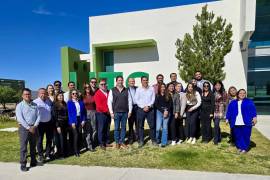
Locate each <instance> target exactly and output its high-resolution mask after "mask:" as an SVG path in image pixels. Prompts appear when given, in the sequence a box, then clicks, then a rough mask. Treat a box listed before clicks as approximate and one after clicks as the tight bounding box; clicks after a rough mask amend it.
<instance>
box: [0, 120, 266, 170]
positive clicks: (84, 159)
mask: <svg viewBox="0 0 270 180" xmlns="http://www.w3.org/2000/svg"><path fill="white" fill-rule="evenodd" d="M13 125H14V123H13ZM15 125H16V124H15ZM3 126H4V127H6V126H5V125H3V124H2V125H1V126H0V127H3ZM13 127H14V126H13ZM221 127H222V132H223V136H224V138H223V140H222V142H221V143H220V145H218V146H215V145H213V144H212V143H209V144H201V143H200V142H199V141H198V143H197V144H195V145H190V144H185V143H184V144H182V145H177V146H174V147H172V146H168V147H166V148H162V149H161V148H159V147H153V146H151V145H149V143H148V144H147V145H146V146H144V147H143V148H142V149H138V148H137V144H136V143H135V144H134V145H132V146H131V147H130V148H129V149H121V150H116V149H114V148H108V149H107V150H106V151H103V150H101V149H97V151H96V152H85V153H83V154H82V155H81V157H80V158H76V157H73V156H72V157H69V158H66V159H63V160H55V161H52V162H50V163H55V164H72V165H81V166H113V167H140V168H158V169H185V170H198V171H213V172H229V173H248V174H265V175H270V141H269V140H268V139H266V138H265V137H264V136H262V135H261V134H260V133H259V132H258V131H257V130H256V129H253V132H252V148H251V150H250V151H249V152H248V153H247V154H244V155H239V154H238V153H237V151H236V149H235V147H232V146H230V145H229V144H228V143H227V141H228V137H225V136H227V135H228V132H229V127H228V126H226V125H225V123H224V122H223V123H222V124H221ZM18 160H19V140H18V134H17V133H9V132H0V161H4V162H10V161H15V162H18Z"/></svg>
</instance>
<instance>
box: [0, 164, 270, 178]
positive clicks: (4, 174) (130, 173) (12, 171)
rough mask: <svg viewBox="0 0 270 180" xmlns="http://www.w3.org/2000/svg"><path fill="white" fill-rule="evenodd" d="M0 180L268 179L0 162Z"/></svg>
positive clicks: (184, 172)
mask: <svg viewBox="0 0 270 180" xmlns="http://www.w3.org/2000/svg"><path fill="white" fill-rule="evenodd" d="M0 179H1V180H21V179H27V180H37V179H38V180H59V179H64V180H89V179H98V180H114V179H115V180H126V179H130V180H144V179H145V180H161V179H172V180H179V179H181V180H186V179H188V180H193V179H194V180H198V179H199V180H217V179H218V180H223V179H224V180H230V179H233V180H234V179H235V180H249V179H250V180H264V179H268V180H270V176H260V175H246V174H228V173H210V172H198V171H184V170H159V169H142V168H111V167H96V166H94V167H80V166H71V165H54V164H46V165H44V166H42V167H35V168H32V169H30V171H28V172H21V171H20V170H19V164H18V163H0Z"/></svg>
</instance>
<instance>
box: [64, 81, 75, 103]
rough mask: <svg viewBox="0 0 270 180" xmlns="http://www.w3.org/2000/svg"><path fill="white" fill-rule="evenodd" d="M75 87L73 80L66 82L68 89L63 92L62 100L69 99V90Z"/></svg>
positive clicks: (66, 100)
mask: <svg viewBox="0 0 270 180" xmlns="http://www.w3.org/2000/svg"><path fill="white" fill-rule="evenodd" d="M74 89H75V83H74V82H73V81H70V82H68V91H67V92H65V93H64V101H65V102H66V103H67V102H68V100H69V99H70V92H71V91H72V90H74Z"/></svg>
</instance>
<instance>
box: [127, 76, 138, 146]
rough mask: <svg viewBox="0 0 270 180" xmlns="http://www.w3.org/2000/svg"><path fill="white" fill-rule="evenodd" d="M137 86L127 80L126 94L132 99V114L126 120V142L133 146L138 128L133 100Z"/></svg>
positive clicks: (132, 80) (132, 79)
mask: <svg viewBox="0 0 270 180" xmlns="http://www.w3.org/2000/svg"><path fill="white" fill-rule="evenodd" d="M136 89H137V86H135V79H134V78H129V79H128V92H129V94H130V96H131V99H132V113H131V116H130V117H129V118H128V131H129V132H128V142H129V144H133V142H134V141H136V140H137V139H138V135H139V132H138V131H139V128H138V122H137V110H138V106H137V104H136V102H135V100H134V98H135V93H136ZM134 124H135V130H134Z"/></svg>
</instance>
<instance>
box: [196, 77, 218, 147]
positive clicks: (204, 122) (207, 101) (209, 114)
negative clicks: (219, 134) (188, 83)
mask: <svg viewBox="0 0 270 180" xmlns="http://www.w3.org/2000/svg"><path fill="white" fill-rule="evenodd" d="M210 88H211V86H210V83H209V82H207V81H206V82H204V83H203V92H202V105H201V113H200V117H201V118H200V119H201V126H202V127H201V130H202V142H203V143H208V142H209V141H210V140H211V139H212V128H211V120H212V118H213V116H214V111H215V96H214V94H213V93H212V91H211V89H210Z"/></svg>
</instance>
